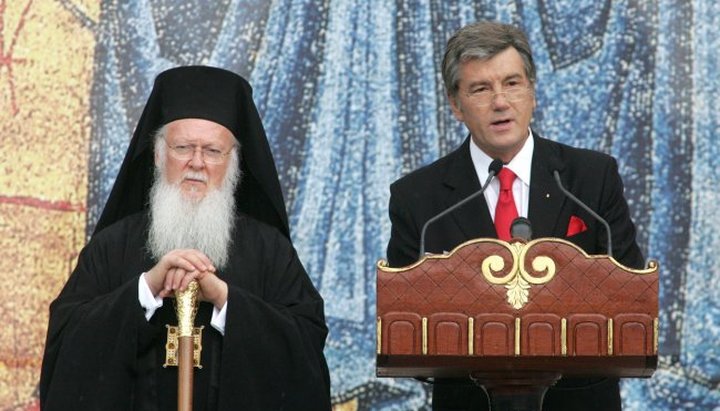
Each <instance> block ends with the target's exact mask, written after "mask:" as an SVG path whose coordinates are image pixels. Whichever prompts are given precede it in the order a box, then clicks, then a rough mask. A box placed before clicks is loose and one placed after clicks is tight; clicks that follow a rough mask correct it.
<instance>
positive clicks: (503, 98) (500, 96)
mask: <svg viewBox="0 0 720 411" xmlns="http://www.w3.org/2000/svg"><path fill="white" fill-rule="evenodd" d="M509 105H510V102H509V101H508V99H507V95H506V94H505V93H503V92H500V93H495V95H494V96H493V98H492V107H493V108H494V109H496V110H502V109H505V108H507V107H508V106H509Z"/></svg>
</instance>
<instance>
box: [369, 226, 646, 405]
mask: <svg viewBox="0 0 720 411" xmlns="http://www.w3.org/2000/svg"><path fill="white" fill-rule="evenodd" d="M657 299H658V265H657V263H656V262H654V261H651V262H650V263H649V264H648V268H646V269H643V270H634V269H630V268H627V267H625V266H623V265H621V264H619V263H618V262H617V261H615V260H614V259H612V258H610V257H608V256H590V255H587V254H586V253H585V252H584V251H582V250H581V249H580V248H578V247H577V246H575V245H574V244H572V243H570V242H568V241H565V240H561V239H556V238H543V239H537V240H533V241H530V242H527V243H526V242H524V241H523V240H513V241H512V242H510V243H508V242H505V241H501V240H496V239H477V240H472V241H468V242H466V243H464V244H461V245H460V246H458V247H457V248H455V249H454V250H453V251H452V252H450V253H449V254H447V255H431V256H428V257H425V258H423V259H422V260H420V261H418V262H417V263H415V264H413V265H410V266H407V267H402V268H390V267H388V266H387V263H386V262H385V261H384V260H381V261H379V262H378V264H377V376H378V377H418V378H421V377H439V378H470V379H472V380H473V381H474V382H475V383H476V384H478V385H480V386H482V387H483V389H485V391H486V392H487V393H488V396H489V397H490V404H491V409H493V410H503V409H531V410H532V409H537V410H540V408H541V406H542V398H543V396H544V394H545V392H546V391H547V389H548V387H550V386H551V385H553V384H554V383H555V382H556V381H557V380H558V379H559V378H560V377H562V376H568V377H596V376H613V377H650V376H651V375H652V373H653V372H654V370H655V368H656V366H657V344H658V343H657V342H658V300H657Z"/></svg>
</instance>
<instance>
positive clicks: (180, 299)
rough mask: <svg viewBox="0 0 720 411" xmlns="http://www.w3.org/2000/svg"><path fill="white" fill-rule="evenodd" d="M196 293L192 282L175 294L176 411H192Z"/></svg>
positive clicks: (194, 283) (194, 282) (195, 284)
mask: <svg viewBox="0 0 720 411" xmlns="http://www.w3.org/2000/svg"><path fill="white" fill-rule="evenodd" d="M197 291H198V284H197V282H196V281H192V282H190V284H188V287H187V288H186V289H185V291H182V292H177V293H175V312H176V314H177V317H178V351H177V354H178V411H192V408H193V367H194V361H193V350H194V348H195V347H194V346H195V341H194V337H193V326H194V323H195V314H196V313H197Z"/></svg>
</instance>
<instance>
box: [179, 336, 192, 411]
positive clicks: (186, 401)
mask: <svg viewBox="0 0 720 411" xmlns="http://www.w3.org/2000/svg"><path fill="white" fill-rule="evenodd" d="M193 345H194V344H193V337H192V336H190V337H179V338H178V411H192V408H193Z"/></svg>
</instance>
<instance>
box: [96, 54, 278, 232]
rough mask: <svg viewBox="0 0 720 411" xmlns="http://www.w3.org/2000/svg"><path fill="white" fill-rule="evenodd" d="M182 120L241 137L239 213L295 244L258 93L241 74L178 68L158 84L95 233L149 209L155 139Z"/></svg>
mask: <svg viewBox="0 0 720 411" xmlns="http://www.w3.org/2000/svg"><path fill="white" fill-rule="evenodd" d="M182 118H202V119H205V120H210V121H214V122H216V123H218V124H221V125H223V126H225V127H226V128H227V129H228V130H230V131H231V132H232V133H233V134H234V135H235V137H236V138H237V139H238V141H239V142H240V145H241V151H240V168H241V172H242V181H241V183H240V186H239V187H238V188H237V189H236V191H235V198H236V205H237V209H238V211H240V212H242V213H245V214H247V215H250V216H251V217H253V218H255V219H257V220H260V221H262V222H265V223H267V224H270V225H272V226H275V227H276V228H277V229H278V230H280V232H282V233H283V234H284V235H285V236H286V237H288V238H289V237H290V230H289V227H288V218H287V212H286V210H285V202H284V201H283V197H282V192H281V190H280V182H279V181H278V175H277V170H276V169H275V162H274V160H273V157H272V153H271V152H270V146H269V145H268V141H267V137H266V136H265V130H264V129H263V126H262V122H261V121H260V115H259V114H258V112H257V108H256V107H255V103H254V102H253V99H252V88H251V87H250V84H249V83H248V82H247V81H246V80H245V79H243V78H242V77H240V76H238V75H237V74H235V73H232V72H230V71H227V70H223V69H219V68H214V67H205V66H188V67H176V68H173V69H170V70H167V71H164V72H162V73H160V74H159V75H158V76H157V78H156V79H155V84H154V85H153V90H152V92H151V93H150V97H149V98H148V101H147V103H146V104H145V109H144V110H143V113H142V116H141V117H140V120H139V121H138V125H137V127H136V128H135V133H134V134H133V137H132V140H131V141H130V145H129V147H128V151H127V154H126V155H125V160H123V164H122V166H121V168H120V172H119V173H118V176H117V179H116V180H115V185H114V186H113V189H112V191H111V192H110V197H109V198H108V201H107V203H106V204H105V208H104V210H103V213H102V215H101V216H100V219H99V220H98V222H97V225H96V227H95V232H96V233H97V232H98V231H100V230H102V229H103V228H104V227H107V226H109V225H110V224H112V223H114V222H116V221H118V220H120V219H122V218H123V217H126V216H128V215H130V214H133V213H136V212H138V211H141V210H143V209H144V208H146V207H147V206H148V193H149V192H150V187H151V186H152V182H153V178H154V174H153V170H154V167H155V165H154V161H153V136H154V134H155V133H156V132H157V130H158V129H160V127H162V126H163V125H165V124H167V123H169V122H171V121H173V120H178V119H182Z"/></svg>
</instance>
